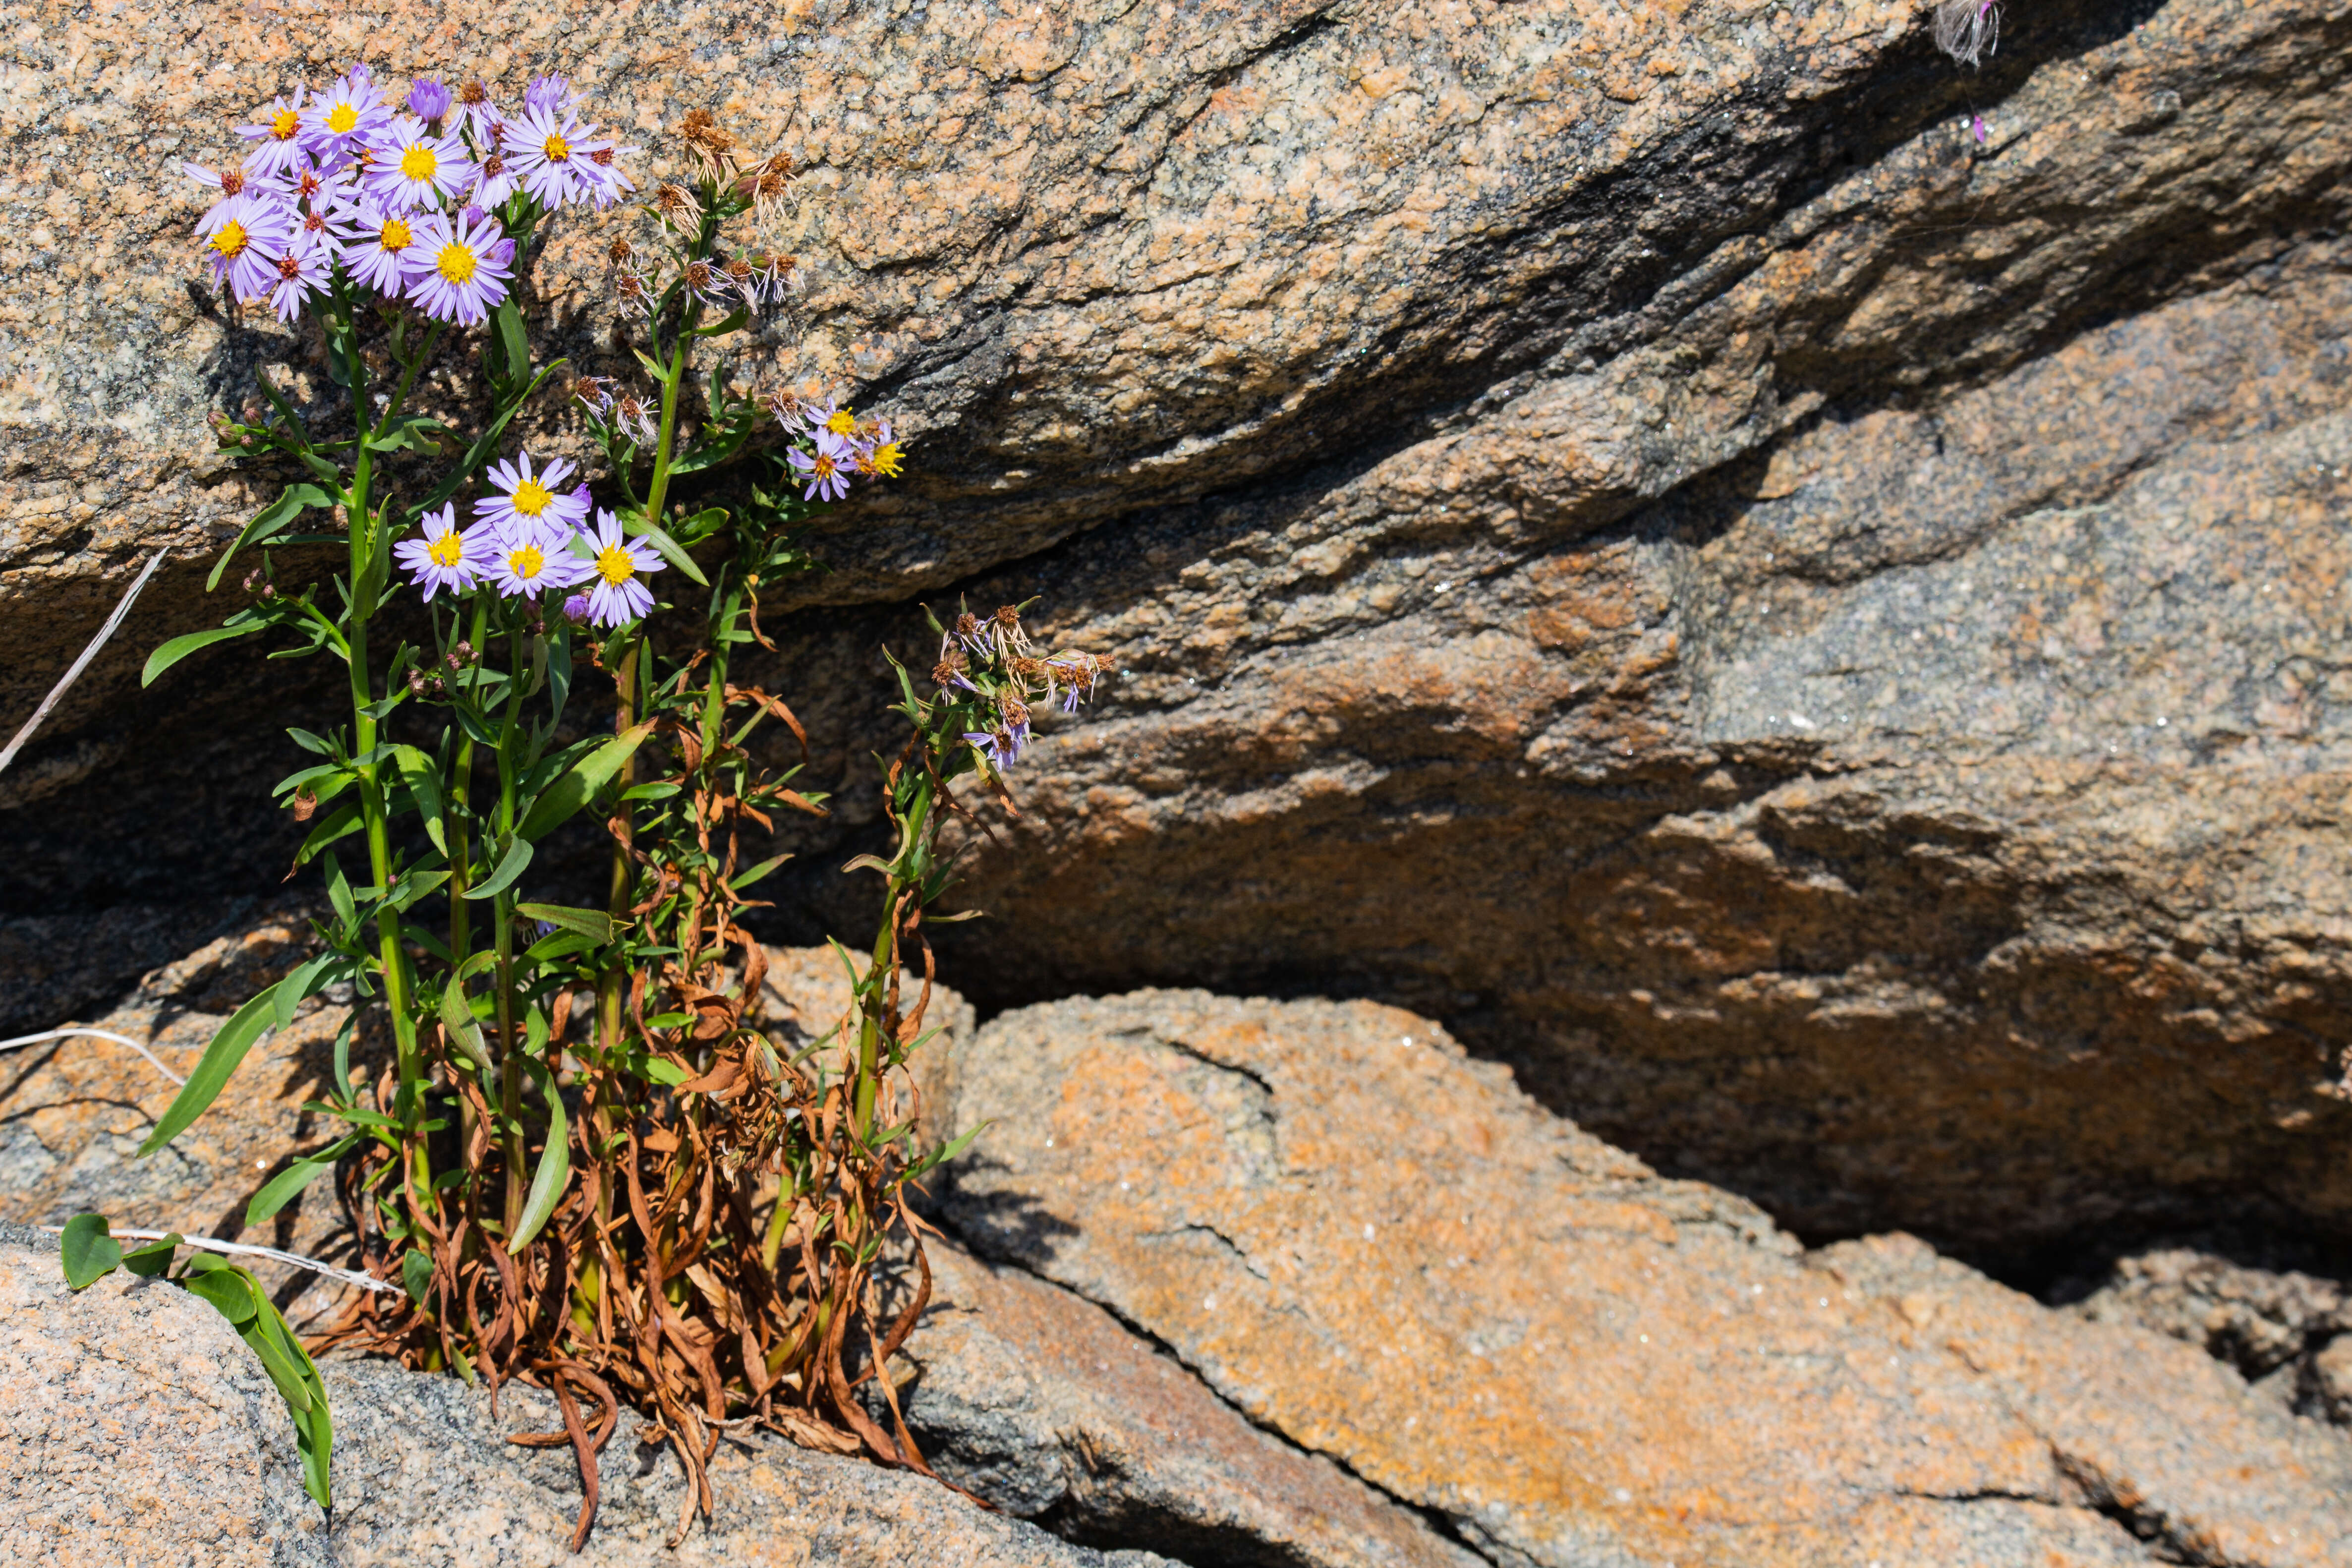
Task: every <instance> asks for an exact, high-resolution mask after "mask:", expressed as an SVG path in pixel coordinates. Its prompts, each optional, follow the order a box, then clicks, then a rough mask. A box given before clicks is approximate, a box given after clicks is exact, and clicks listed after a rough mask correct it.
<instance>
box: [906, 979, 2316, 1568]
mask: <svg viewBox="0 0 2352 1568" xmlns="http://www.w3.org/2000/svg"><path fill="white" fill-rule="evenodd" d="M958 1055H959V1058H960V1061H959V1066H958V1084H959V1087H958V1089H957V1098H956V1119H957V1122H958V1124H959V1126H963V1127H971V1126H978V1125H980V1124H982V1122H987V1123H991V1124H992V1128H993V1131H992V1133H991V1134H990V1135H989V1136H988V1137H987V1138H986V1140H985V1141H984V1142H982V1145H981V1147H980V1149H979V1151H978V1152H976V1153H975V1154H974V1155H973V1156H971V1158H970V1159H968V1160H967V1161H965V1162H964V1163H961V1164H960V1165H959V1166H957V1167H956V1175H955V1184H954V1187H953V1189H952V1190H951V1192H950V1194H948V1196H947V1199H946V1203H945V1207H946V1212H947V1214H948V1215H949V1216H950V1219H951V1220H952V1221H953V1223H954V1224H955V1225H956V1226H958V1227H959V1228H960V1230H961V1232H962V1233H963V1234H964V1235H965V1236H966V1237H968V1238H969V1239H970V1240H971V1241H972V1242H973V1243H974V1244H975V1245H976V1246H978V1247H982V1248H983V1249H985V1250H987V1251H989V1252H992V1253H993V1254H995V1255H997V1256H1001V1257H1006V1258H1013V1259H1016V1260H1018V1261H1019V1262H1020V1263H1022V1264H1023V1265H1024V1266H1025V1267H1027V1268H1032V1269H1034V1270H1036V1271H1037V1272H1039V1273H1042V1274H1044V1275H1045V1276H1046V1277H1047V1278H1049V1279H1054V1280H1055V1281H1057V1282H1059V1283H1061V1284H1064V1285H1066V1286H1067V1287H1068V1288H1070V1289H1073V1290H1075V1291H1076V1292H1078V1293H1079V1294H1081V1295H1084V1296H1086V1297H1087V1298H1089V1299H1091V1300H1096V1301H1098V1302H1100V1303H1102V1304H1103V1305H1105V1306H1107V1307H1108V1308H1110V1309H1111V1310H1113V1311H1115V1312H1117V1313H1118V1315H1119V1316H1120V1317H1121V1318H1123V1319H1125V1320H1127V1321H1129V1322H1132V1323H1134V1324H1135V1325H1137V1326H1138V1327H1139V1328H1141V1329H1142V1330H1144V1331H1147V1332H1148V1333H1150V1335H1152V1336H1153V1337H1154V1338H1155V1339H1157V1340H1159V1341H1160V1342H1161V1343H1163V1344H1165V1345H1166V1346H1167V1347H1168V1348H1169V1349H1170V1351H1171V1352H1172V1353H1173V1354H1174V1355H1175V1356H1176V1357H1177V1358H1178V1359H1179V1360H1181V1361H1182V1362H1183V1363H1185V1364H1186V1365H1187V1366H1189V1367H1191V1368H1192V1369H1193V1370H1194V1371H1195V1372H1197V1373H1199V1374H1200V1375H1201V1377H1202V1379H1204V1380H1205V1381H1206V1382H1207V1383H1208V1384H1210V1385H1211V1386H1212V1387H1213V1388H1215V1389H1216V1390H1217V1391H1218V1392H1219V1393H1220V1394H1223V1396H1224V1397H1226V1398H1227V1399H1230V1400H1232V1401H1233V1402H1234V1404H1235V1405H1239V1406H1240V1407H1241V1408H1242V1409H1243V1410H1244V1411H1245V1412H1246V1413H1247V1414H1248V1415H1250V1416H1251V1417H1252V1418H1253V1419H1255V1420H1257V1421H1259V1422H1261V1423H1263V1424H1265V1425H1266V1426H1270V1427H1272V1428H1274V1429H1275V1430H1276V1431H1278V1432H1281V1433H1283V1434H1284V1435H1286V1436H1289V1437H1290V1438H1291V1439H1293V1440H1294V1441H1296V1442H1298V1443H1300V1444H1302V1445H1304V1446H1306V1447H1311V1448H1315V1449H1318V1450H1319V1451H1321V1452H1325V1453H1328V1454H1330V1455H1331V1456H1333V1457H1334V1458H1338V1459H1339V1460H1340V1461H1341V1462H1342V1463H1343V1464H1345V1465H1347V1466H1348V1467H1349V1468H1350V1469H1351V1470H1353V1471H1354V1472H1355V1473H1357V1474H1358V1475H1360V1476H1362V1477H1363V1478H1364V1479H1367V1480H1369V1481H1370V1482H1372V1483H1373V1484H1374V1485H1376V1486H1379V1487H1381V1489H1384V1490H1386V1491H1388V1492H1390V1493H1391V1494H1392V1495H1394V1496H1396V1497H1399V1498H1402V1499H1403V1500H1407V1501H1409V1502H1413V1503H1417V1504H1419V1505H1421V1506H1423V1507H1425V1508H1430V1509H1433V1510H1436V1511H1438V1512H1439V1513H1441V1514H1443V1515H1444V1516H1445V1517H1446V1519H1447V1520H1448V1521H1450V1522H1451V1524H1452V1526H1453V1527H1454V1530H1455V1531H1457V1532H1459V1533H1460V1534H1461V1535H1462V1536H1463V1537H1464V1538H1465V1539H1466V1540H1468V1541H1469V1542H1471V1543H1472V1544H1473V1545H1475V1546H1476V1547H1478V1548H1479V1549H1480V1550H1481V1551H1483V1552H1486V1553H1487V1554H1488V1555H1490V1556H1491V1557H1493V1558H1494V1559H1495V1560H1496V1561H1497V1562H1511V1563H1521V1562H1531V1563H1538V1564H1544V1565H1546V1568H1584V1565H1586V1564H1591V1563H1628V1564H1631V1563H1668V1562H1672V1563H1680V1564H1684V1565H1685V1568H1690V1565H1695V1564H1709V1565H1718V1564H1719V1565H1723V1568H1730V1565H1732V1564H1738V1565H1740V1568H1768V1565H1778V1564H1783V1563H1785V1564H1790V1565H1791V1568H1794V1565H1796V1564H1805V1565H1808V1568H1814V1565H1821V1564H1840V1565H1845V1564H1851V1565H1853V1568H1864V1564H1866V1563H1873V1562H1876V1563H1905V1564H1912V1563H1917V1564H1927V1563H1970V1564H1979V1565H1984V1568H1991V1565H1995V1564H2000V1565H2011V1564H2013V1565H2015V1568H2028V1565H2037V1568H2038V1565H2042V1564H2052V1563H2069V1564H2074V1563H2141V1562H2154V1561H2182V1560H2188V1561H2203V1562H2217V1563H2232V1564H2249V1565H2251V1564H2256V1563H2262V1564H2272V1563H2277V1564H2285V1563H2307V1564H2313V1565H2317V1564H2323V1563H2326V1564H2336V1563H2352V1502H2347V1500H2352V1443H2347V1441H2346V1440H2345V1438H2344V1437H2343V1436H2341V1435H2340V1434H2338V1433H2337V1432H2336V1431H2335V1430H2334V1429H2332V1428H2330V1427H2327V1426H2321V1425H2319V1424H2316V1423H2314V1422H2309V1421H2301V1420H2297V1419H2296V1418H2294V1417H2293V1416H2290V1415H2287V1414H2285V1413H2284V1411H2283V1410H2281V1409H2279V1408H2278V1407H2277V1406H2276V1405H2273V1404H2271V1403H2270V1402H2268V1401H2266V1400H2263V1399H2258V1398H2256V1397H2255V1396H2254V1395H2252V1394H2250V1393H2249V1392H2248V1390H2247V1388H2246V1386H2245V1384H2244V1383H2243V1382H2242V1380H2241V1379H2240V1378H2239V1377H2238V1375H2237V1374H2236V1373H2234V1372H2233V1371H2231V1370H2230V1369H2229V1368H2227V1367H2226V1366H2224V1365H2223V1364H2221V1363H2219V1362H2217V1361H2215V1360H2213V1359H2211V1358H2210V1357H2209V1356H2207V1355H2205V1354H2204V1353H2203V1352H2201V1351H2200V1350H2198V1349H2195V1348H2192V1347H2190V1346H2189V1345H2185V1344H2181V1343H2179V1342H2177V1341H2175V1340H2172V1339H2169V1338H2167V1337H2165V1336H2162V1335H2159V1334H2157V1333H2154V1332H2151V1331H2146V1330H2137V1329H2133V1330H2126V1329H2119V1328H2116V1327H2112V1326H2109V1325H2105V1324H2099V1323H2093V1322H2089V1321H2084V1319H2082V1318H2080V1317H2078V1316H2074V1315H2071V1314H2067V1313H2063V1312H2056V1311H2053V1310H2050V1309H2048V1308H2045V1307H2042V1306H2041V1305H2039V1304H2038V1303H2036V1302H2034V1301H2033V1300H2031V1299H2030V1298H2027V1297H2024V1296H2021V1295H2019V1294H2017V1293H2016V1292H2014V1291H2011V1290H2009V1289H2005V1288H2003V1287H2001V1286H2000V1285H1997V1284H1995V1283H1993V1282H1992V1281H1990V1280H1988V1279H1985V1278H1984V1277H1983V1276H1981V1275H1979V1274H1978V1273H1976V1272H1975V1271H1973V1270H1971V1269H1969V1268H1965V1267H1963V1266H1961V1265H1960V1264H1958V1263H1956V1262H1953V1261H1951V1260H1949V1259H1948V1258H1939V1257H1937V1255H1936V1254H1935V1253H1934V1252H1933V1251H1932V1250H1931V1249H1929V1248H1928V1247H1926V1246H1925V1245H1924V1244H1923V1243H1920V1242H1918V1241H1916V1240H1915V1239H1913V1238H1911V1237H1905V1236H1893V1237H1877V1238H1874V1239H1871V1240H1868V1241H1862V1242H1851V1243H1844V1244H1841V1245H1840V1246H1838V1247H1831V1248H1829V1249H1827V1250H1825V1251H1823V1252H1821V1253H1817V1254H1812V1255H1807V1254H1805V1253H1804V1252H1803V1251H1802V1249H1801V1248H1800V1247H1798V1246H1797V1245H1796V1243H1795V1242H1794V1241H1793V1240H1792V1239H1791V1238H1790V1237H1788V1236H1787V1235H1786V1234H1785V1233H1783V1232H1780V1231H1779V1230H1778V1229H1776V1228H1775V1227H1774V1226H1772V1225H1771V1223H1770V1222H1769V1220H1767V1219H1766V1218H1765V1217H1764V1216H1763V1215H1761V1214H1759V1213H1758V1212H1757V1211H1756V1210H1755V1209H1754V1208H1753V1207H1751V1206H1750V1205H1746V1204H1744V1203H1742V1202H1740V1201H1739V1200H1738V1199H1736V1198H1734V1197H1731V1196H1730V1195H1729V1194H1724V1193H1721V1192H1717V1191H1715V1190H1712V1189H1709V1188H1706V1187H1705V1186H1702V1185H1700V1184H1696V1183H1690V1182H1676V1181H1668V1180H1664V1179H1662V1178H1660V1177H1658V1176H1657V1175H1655V1174H1654V1173H1652V1172H1651V1171H1649V1170H1648V1169H1647V1168H1646V1167H1644V1166H1643V1164H1642V1163H1640V1162H1639V1161H1637V1160H1635V1159H1633V1157H1632V1156H1630V1155H1627V1154H1625V1153H1624V1152H1622V1151H1619V1150H1616V1149H1613V1148H1611V1147H1610V1146H1609V1145H1607V1144H1605V1143H1603V1142H1601V1141H1600V1140H1598V1139H1596V1138H1593V1137H1591V1135H1590V1134H1588V1133H1585V1132H1583V1131H1580V1130H1578V1129H1577V1128H1575V1127H1573V1126H1572V1125H1570V1124H1569V1123H1566V1122H1563V1121H1559V1120H1558V1119H1556V1118H1554V1117H1551V1116H1550V1115H1549V1114H1548V1113H1546V1112H1545V1111H1543V1110H1541V1109H1540V1108H1538V1107H1537V1106H1536V1105H1535V1104H1533V1103H1532V1102H1531V1101H1529V1100H1527V1099H1526V1098H1525V1097H1523V1096H1521V1095H1520V1094H1519V1093H1517V1090H1516V1089H1514V1088H1513V1087H1512V1085H1511V1083H1510V1080H1509V1077H1508V1075H1507V1073H1506V1072H1505V1071H1504V1070H1503V1069H1501V1068H1497V1067H1495V1066H1492V1065H1491V1064H1479V1063H1474V1062H1471V1061H1468V1060H1466V1059H1465V1058H1464V1056H1463V1054H1462V1051H1461V1048H1460V1047H1458V1046H1456V1045H1455V1044H1454V1042H1453V1041H1452V1040H1451V1039H1450V1038H1448V1037H1446V1035H1445V1034H1444V1031H1443V1030H1441V1029H1439V1028H1437V1027H1436V1026H1433V1025H1432V1024H1430V1023H1429V1022H1428V1021H1426V1020H1424V1019H1422V1018H1419V1017H1416V1016H1413V1015H1412V1014H1410V1013H1406V1012H1403V1011H1402V1010H1399V1009H1395V1008H1387V1007H1381V1006H1377V1005H1370V1004H1367V1003H1355V1004H1347V1005H1340V1004H1333V1003H1327V1002H1286V1003H1285V1002H1265V1001H1244V1000H1237V999H1234V998H1226V997H1217V996H1212V995H1210V994H1205V993H1201V992H1153V991H1147V992H1139V993H1137V994H1132V995H1129V996H1124V997H1117V998H1111V999H1108V1000H1099V1001H1097V1000H1081V1001H1070V1002H1061V1003H1053V1004H1048V1005H1042V1006H1036V1007H1029V1008H1024V1009H1021V1010H1019V1011H1016V1012H1013V1013H1009V1014H1006V1015H1004V1016H1001V1017H999V1018H998V1019H996V1020H995V1021H993V1022H992V1023H991V1024H989V1025H987V1026H984V1027H983V1028H982V1030H981V1032H980V1034H979V1035H978V1037H976V1038H975V1039H974V1040H973V1041H971V1043H970V1044H969V1045H968V1046H966V1047H963V1048H962V1049H961V1050H960V1051H959V1053H958Z"/></svg>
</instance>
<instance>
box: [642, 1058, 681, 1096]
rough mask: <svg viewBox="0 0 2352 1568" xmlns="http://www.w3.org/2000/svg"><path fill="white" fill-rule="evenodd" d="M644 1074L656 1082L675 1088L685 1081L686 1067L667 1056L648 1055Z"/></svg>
mask: <svg viewBox="0 0 2352 1568" xmlns="http://www.w3.org/2000/svg"><path fill="white" fill-rule="evenodd" d="M645 1076H646V1077H647V1078H648V1079H652V1080H653V1081H654V1082H656V1083H661V1084H668V1085H670V1086H671V1087H672V1088H675V1087H677V1085H679V1084H681V1083H684V1082H685V1081H686V1069H685V1068H682V1067H680V1066H678V1065H677V1063H676V1062H674V1061H672V1060H670V1059H669V1058H667V1057H648V1058H646V1074H645Z"/></svg>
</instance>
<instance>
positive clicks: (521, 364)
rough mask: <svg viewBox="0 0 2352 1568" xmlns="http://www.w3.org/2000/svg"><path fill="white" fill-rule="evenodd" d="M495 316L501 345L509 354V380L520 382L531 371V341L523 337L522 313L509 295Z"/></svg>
mask: <svg viewBox="0 0 2352 1568" xmlns="http://www.w3.org/2000/svg"><path fill="white" fill-rule="evenodd" d="M493 314H494V315H495V316H496V317H497V319H498V323H499V346H500V347H502V348H504V349H505V350H506V353H507V375H508V378H509V380H520V379H521V377H522V376H523V374H525V373H526V372H528V371H529V370H530V339H529V338H527V337H525V336H524V335H523V330H522V311H521V310H520V309H518V308H517V307H516V305H515V301H514V297H513V296H512V295H509V296H508V297H507V300H506V302H505V303H504V304H502V305H500V306H499V308H498V310H496V311H495V312H493Z"/></svg>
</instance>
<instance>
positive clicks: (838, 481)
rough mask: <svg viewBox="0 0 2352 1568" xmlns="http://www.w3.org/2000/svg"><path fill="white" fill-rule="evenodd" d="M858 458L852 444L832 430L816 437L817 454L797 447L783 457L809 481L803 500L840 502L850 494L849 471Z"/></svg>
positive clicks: (820, 432)
mask: <svg viewBox="0 0 2352 1568" xmlns="http://www.w3.org/2000/svg"><path fill="white" fill-rule="evenodd" d="M854 457H855V454H853V453H852V452H851V451H850V449H849V443H848V442H846V441H845V440H843V439H842V438H841V437H838V436H836V435H835V434H834V433H833V432H832V431H830V430H819V431H818V432H817V433H816V450H815V451H814V452H805V451H803V450H802V449H801V448H800V447H793V449H792V450H791V451H789V452H786V453H785V454H784V460H785V461H786V462H788V463H790V464H792V466H793V468H798V469H799V470H800V472H801V477H802V478H803V479H807V480H808V489H807V490H806V491H804V492H803V494H802V496H801V499H802V500H840V499H841V498H842V497H844V496H845V495H847V494H848V493H849V470H850V466H851V463H852V460H853V458H854Z"/></svg>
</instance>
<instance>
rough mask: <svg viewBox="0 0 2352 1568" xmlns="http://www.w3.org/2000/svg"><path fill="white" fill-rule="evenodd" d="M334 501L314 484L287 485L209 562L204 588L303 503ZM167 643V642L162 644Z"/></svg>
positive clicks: (214, 583) (322, 505) (216, 583)
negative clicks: (208, 574)
mask: <svg viewBox="0 0 2352 1568" xmlns="http://www.w3.org/2000/svg"><path fill="white" fill-rule="evenodd" d="M334 504H335V498H334V497H332V496H331V495H329V494H328V493H327V492H326V491H324V490H322V489H320V488H319V487H318V486H316V485H289V486H287V487H286V489H285V491H284V492H283V493H282V494H280V495H279V496H278V499H277V500H274V501H271V502H270V503H269V504H268V506H266V507H263V508H262V509H261V510H259V511H258V512H256V513H255V514H254V518H253V521H251V522H248V523H247V524H246V525H245V529H244V531H242V532H240V533H239V534H238V535H237V536H236V540H235V542H232V543H231V544H230V545H229V547H228V548H227V549H226V551H223V552H221V558H220V559H219V560H218V561H215V562H214V563H213V571H212V575H211V576H209V577H207V578H205V593H207V594H209V593H211V592H212V591H213V590H214V589H215V588H217V587H219V586H220V580H221V574H222V573H224V572H226V571H227V570H228V563H229V562H230V561H231V560H232V559H234V558H235V557H236V552H238V551H240V550H242V549H244V548H245V547H246V546H247V545H248V544H255V543H258V542H261V541H262V540H265V539H268V537H269V536H270V535H272V534H274V533H277V532H278V531H280V530H281V529H283V528H284V527H285V526H286V525H287V524H288V523H289V522H292V521H294V519H295V518H296V517H297V516H298V515H299V514H300V512H301V510H302V509H303V508H304V507H311V506H314V507H320V508H322V509H323V508H326V507H331V506H333V505H334ZM166 646H169V645H166Z"/></svg>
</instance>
